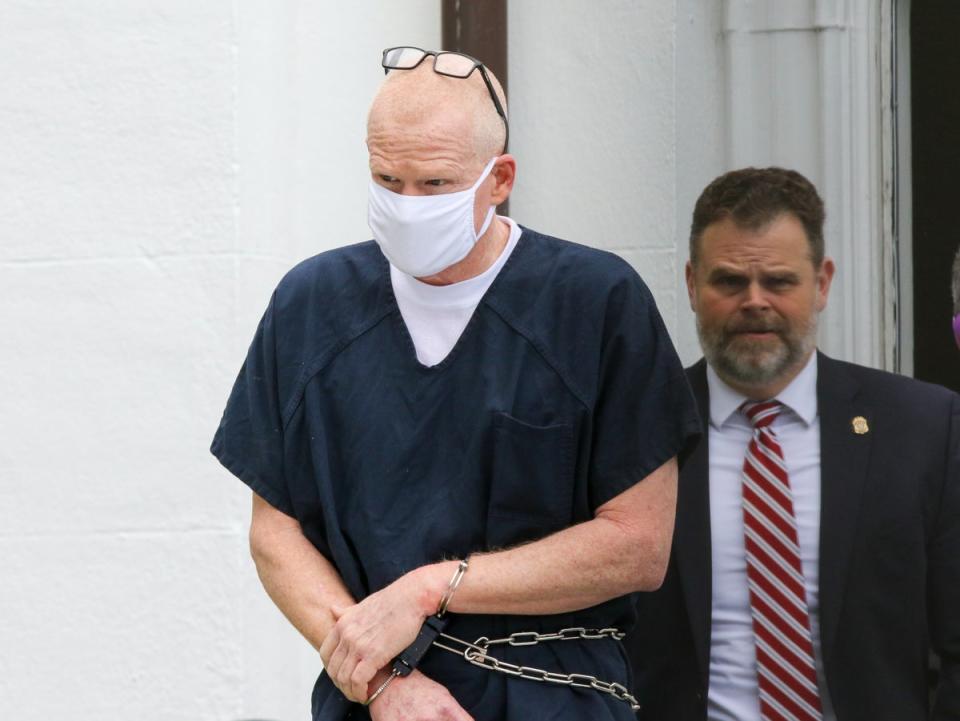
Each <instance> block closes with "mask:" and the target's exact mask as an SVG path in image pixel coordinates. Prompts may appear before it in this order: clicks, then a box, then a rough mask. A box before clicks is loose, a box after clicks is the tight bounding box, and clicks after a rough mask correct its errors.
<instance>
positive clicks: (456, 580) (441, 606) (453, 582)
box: [437, 558, 470, 617]
mask: <svg viewBox="0 0 960 721" xmlns="http://www.w3.org/2000/svg"><path fill="white" fill-rule="evenodd" d="M468 568H470V560H469V559H468V558H464V559H463V560H462V561H460V562H459V563H458V564H457V568H456V570H455V571H454V572H453V576H451V577H450V582H449V583H448V584H447V590H446V591H444V592H443V595H442V596H441V597H440V602H439V603H438V604H437V616H438V617H441V616H443V615H444V614H445V613H446V612H447V607H448V606H449V605H450V601H452V600H453V594H454V593H456V592H457V589H458V588H459V587H460V583H461V581H463V576H464V574H465V573H466V572H467V569H468Z"/></svg>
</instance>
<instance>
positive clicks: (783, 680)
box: [741, 401, 823, 721]
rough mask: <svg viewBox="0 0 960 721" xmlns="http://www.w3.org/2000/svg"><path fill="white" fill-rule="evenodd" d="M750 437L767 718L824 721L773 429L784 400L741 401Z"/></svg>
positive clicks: (751, 561)
mask: <svg viewBox="0 0 960 721" xmlns="http://www.w3.org/2000/svg"><path fill="white" fill-rule="evenodd" d="M741 409H742V410H743V413H744V414H745V415H746V416H747V419H748V420H749V421H750V423H751V424H752V425H753V437H752V438H751V439H750V444H749V445H748V446H747V456H746V459H745V460H744V462H743V526H744V541H745V548H746V554H747V583H748V585H749V586H750V614H751V616H752V617H753V637H754V641H755V643H756V648H757V685H758V690H759V696H760V716H761V718H762V719H764V721H820V720H821V719H822V718H823V713H822V710H821V706H820V692H819V690H818V688H817V672H816V666H815V665H814V660H813V642H812V641H811V637H810V615H809V613H808V611H807V592H806V589H805V587H804V584H803V569H802V567H801V566H800V544H799V542H798V540H797V520H796V517H795V516H794V513H793V495H792V493H791V492H790V479H789V477H788V476H787V467H786V464H785V463H784V460H783V450H782V449H781V448H780V444H779V443H778V442H777V437H776V434H775V433H774V431H773V428H772V427H771V424H772V423H773V421H774V419H775V418H776V417H777V416H778V415H780V411H781V410H782V406H781V404H780V402H779V401H763V402H759V403H751V402H747V403H744V404H743V406H742V407H741Z"/></svg>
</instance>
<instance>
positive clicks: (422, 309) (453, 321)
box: [390, 215, 522, 366]
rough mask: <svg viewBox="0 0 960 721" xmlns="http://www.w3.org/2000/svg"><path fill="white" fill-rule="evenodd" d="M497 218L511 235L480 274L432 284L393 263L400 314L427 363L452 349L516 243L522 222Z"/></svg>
mask: <svg viewBox="0 0 960 721" xmlns="http://www.w3.org/2000/svg"><path fill="white" fill-rule="evenodd" d="M497 218H499V219H500V220H502V221H503V222H505V223H507V224H509V226H510V237H509V238H507V244H506V246H505V247H504V249H503V251H502V252H501V253H500V256H499V257H498V258H497V260H496V262H494V264H493V265H491V266H490V267H489V268H487V269H486V270H485V271H483V273H481V274H480V275H477V276H474V277H473V278H468V279H467V280H463V281H460V282H459V283H451V284H450V285H429V284H427V283H423V282H421V281H419V280H417V279H416V278H414V277H413V276H411V275H407V274H406V273H404V272H403V271H402V270H398V269H397V268H395V267H394V266H393V264H391V265H390V282H391V283H392V284H393V294H394V296H396V298H397V305H398V306H399V307H400V315H401V316H403V322H404V324H405V325H406V326H407V331H408V332H409V333H410V338H411V339H412V340H413V347H414V348H416V351H417V360H418V361H420V362H421V363H422V364H423V365H425V366H435V365H437V364H438V363H439V362H440V361H442V360H443V359H444V358H446V357H447V355H449V353H450V351H451V350H453V347H454V346H455V345H456V344H457V340H458V339H459V338H460V336H461V335H462V334H463V330H464V328H466V327H467V323H469V322H470V317H471V316H472V315H473V312H474V311H475V310H476V309H477V305H479V303H480V299H481V298H483V295H484V293H486V292H487V289H488V288H489V287H490V285H491V284H492V283H493V281H494V280H495V279H496V277H497V274H498V273H499V272H500V269H501V268H503V266H504V264H505V263H506V262H507V259H508V258H509V257H510V254H511V253H512V252H513V249H514V248H516V247H517V241H518V240H520V234H521V232H522V231H521V229H520V226H519V225H517V224H516V223H515V222H514V221H513V220H512V219H511V218H508V217H506V216H503V215H498V216H497Z"/></svg>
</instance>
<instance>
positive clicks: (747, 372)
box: [697, 315, 817, 386]
mask: <svg viewBox="0 0 960 721" xmlns="http://www.w3.org/2000/svg"><path fill="white" fill-rule="evenodd" d="M798 330H799V331H800V332H799V333H789V332H784V331H779V332H777V337H778V338H779V339H780V342H779V343H778V344H776V345H775V346H773V347H770V346H762V345H760V344H759V343H748V342H747V341H745V340H743V339H742V338H738V336H736V335H734V334H729V333H727V331H726V330H720V331H707V330H705V329H704V328H703V326H702V325H701V324H700V318H699V317H698V318H697V337H698V338H699V339H700V347H701V348H702V349H703V356H704V358H706V359H707V362H708V363H709V364H710V365H711V366H712V367H713V369H714V370H715V371H716V372H717V375H718V376H720V378H722V379H723V380H725V381H727V382H731V381H732V382H733V383H735V384H737V385H742V386H762V385H767V384H769V383H771V382H773V381H775V380H777V379H778V378H781V377H782V376H783V375H785V374H786V373H787V372H788V371H789V370H790V369H791V368H794V367H797V366H799V365H800V364H801V363H802V362H803V361H804V360H805V359H806V358H807V357H808V356H809V354H810V352H811V351H812V350H813V349H814V348H815V347H816V345H817V316H816V315H814V316H813V320H812V321H811V323H810V324H809V325H808V326H807V327H806V328H800V329H798Z"/></svg>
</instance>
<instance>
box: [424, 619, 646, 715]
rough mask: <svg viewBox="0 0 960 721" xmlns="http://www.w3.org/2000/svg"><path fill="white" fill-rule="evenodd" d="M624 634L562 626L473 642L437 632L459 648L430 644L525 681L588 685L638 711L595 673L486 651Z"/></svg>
mask: <svg viewBox="0 0 960 721" xmlns="http://www.w3.org/2000/svg"><path fill="white" fill-rule="evenodd" d="M625 635H626V634H624V633H622V632H621V631H619V630H617V629H615V628H601V629H592V628H591V629H588V628H583V627H576V628H563V629H560V630H559V631H557V632H556V633H537V632H536V631H518V632H517V633H511V634H510V635H509V636H507V637H506V638H492V639H491V638H487V637H486V636H481V637H480V638H478V639H477V640H476V641H474V642H473V643H470V642H468V641H464V640H463V639H460V638H457V637H456V636H451V635H449V634H446V633H441V634H440V638H442V639H444V640H445V641H449V642H451V643H453V644H459V645H460V646H461V647H462V648H452V647H450V646H446V645H444V644H443V643H441V642H440V640H439V639H438V640H436V641H434V642H433V645H434V646H436V647H437V648H442V649H443V650H444V651H449V652H450V653H454V654H456V655H457V656H460V657H462V658H464V659H465V660H467V661H469V662H470V663H472V664H473V665H474V666H479V667H480V668H485V669H487V670H488V671H497V672H499V673H503V674H506V675H508V676H515V677H516V678H525V679H527V680H528V681H541V682H543V683H555V684H558V685H561V686H573V687H574V688H590V689H593V690H594V691H599V692H600V693H607V694H610V695H611V696H613V697H614V698H615V699H617V700H618V701H624V702H626V703H628V704H630V708H631V709H633V710H634V711H639V710H640V704H639V703H637V699H636V698H634V697H633V696H632V695H631V694H630V692H629V691H628V690H627V688H626V686H624V685H622V684H619V683H608V682H607V681H601V680H600V679H598V678H597V677H596V676H591V675H589V674H585V673H569V674H565V673H555V672H553V671H544V670H543V669H541V668H534V667H532V666H519V665H517V664H515V663H510V662H508V661H504V660H502V659H498V658H495V657H493V656H491V655H490V654H488V653H487V649H488V648H490V647H491V646H504V645H507V646H535V645H537V644H538V643H547V642H550V641H583V640H588V641H589V640H594V639H598V638H612V639H615V640H617V641H619V640H620V639H622V638H623V637H624V636H625Z"/></svg>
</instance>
